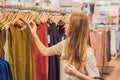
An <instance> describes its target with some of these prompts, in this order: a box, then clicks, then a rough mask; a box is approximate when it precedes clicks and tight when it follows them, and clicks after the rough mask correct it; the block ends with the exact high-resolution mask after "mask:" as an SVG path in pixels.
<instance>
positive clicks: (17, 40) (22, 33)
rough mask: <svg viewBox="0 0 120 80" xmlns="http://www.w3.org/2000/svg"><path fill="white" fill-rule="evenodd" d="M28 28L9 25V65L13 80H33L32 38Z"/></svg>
mask: <svg viewBox="0 0 120 80" xmlns="http://www.w3.org/2000/svg"><path fill="white" fill-rule="evenodd" d="M30 33H31V32H30V30H29V28H28V27H25V26H23V27H22V28H21V27H19V26H14V25H13V24H11V23H10V24H9V34H8V48H9V63H10V66H11V70H12V74H13V78H14V80H35V70H34V63H33V45H32V36H31V34H30Z"/></svg>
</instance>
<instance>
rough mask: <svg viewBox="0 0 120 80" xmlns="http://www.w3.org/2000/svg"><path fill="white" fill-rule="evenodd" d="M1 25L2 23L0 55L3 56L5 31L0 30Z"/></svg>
mask: <svg viewBox="0 0 120 80" xmlns="http://www.w3.org/2000/svg"><path fill="white" fill-rule="evenodd" d="M2 26H4V25H3V24H2V23H0V57H2V58H5V51H4V45H5V41H6V31H5V30H1V28H2Z"/></svg>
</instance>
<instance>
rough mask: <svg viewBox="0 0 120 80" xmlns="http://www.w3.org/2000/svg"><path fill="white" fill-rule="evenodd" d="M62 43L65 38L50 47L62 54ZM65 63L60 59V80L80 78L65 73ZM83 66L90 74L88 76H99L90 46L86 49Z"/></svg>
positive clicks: (76, 79)
mask: <svg viewBox="0 0 120 80" xmlns="http://www.w3.org/2000/svg"><path fill="white" fill-rule="evenodd" d="M64 44H65V40H63V41H61V42H59V43H58V44H56V45H54V46H52V47H51V48H52V50H53V51H54V52H55V53H56V54H58V55H59V54H61V55H63V54H64V53H63V51H64ZM66 64H67V63H66V62H65V61H63V60H61V61H60V80H80V79H78V78H76V77H74V76H70V75H67V74H66V73H65V71H64V68H65V66H66ZM84 66H85V68H86V71H87V73H88V76H90V77H99V76H100V75H99V70H98V68H97V63H96V58H95V55H94V52H93V50H92V48H88V49H87V58H86V61H85V65H84Z"/></svg>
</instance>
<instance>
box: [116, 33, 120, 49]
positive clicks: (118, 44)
mask: <svg viewBox="0 0 120 80" xmlns="http://www.w3.org/2000/svg"><path fill="white" fill-rule="evenodd" d="M116 49H117V50H120V31H116Z"/></svg>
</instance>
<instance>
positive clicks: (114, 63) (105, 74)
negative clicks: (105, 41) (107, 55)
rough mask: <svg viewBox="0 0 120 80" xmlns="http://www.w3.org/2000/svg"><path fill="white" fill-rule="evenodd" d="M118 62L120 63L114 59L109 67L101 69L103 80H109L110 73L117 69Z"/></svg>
mask: <svg viewBox="0 0 120 80" xmlns="http://www.w3.org/2000/svg"><path fill="white" fill-rule="evenodd" d="M118 62H120V59H119V58H118V59H112V60H111V61H110V62H109V63H108V66H107V67H104V68H102V69H101V68H100V71H101V78H103V79H104V80H109V79H108V77H109V76H110V73H111V72H112V71H113V70H114V69H115V67H116V66H117V65H119V64H118Z"/></svg>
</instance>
